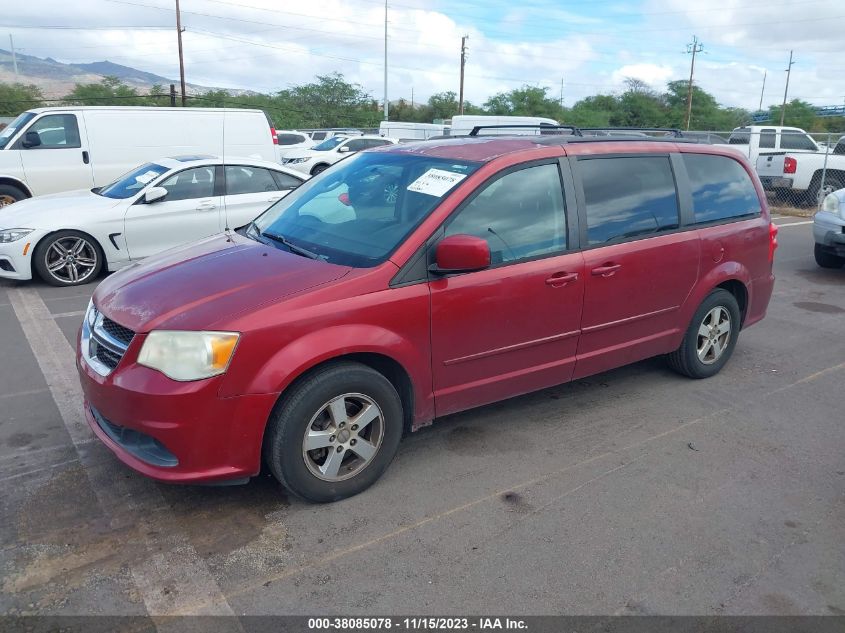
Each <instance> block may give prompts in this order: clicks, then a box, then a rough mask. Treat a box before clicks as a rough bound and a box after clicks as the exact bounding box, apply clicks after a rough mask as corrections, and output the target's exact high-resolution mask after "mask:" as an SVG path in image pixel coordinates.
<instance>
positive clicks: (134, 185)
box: [96, 163, 170, 200]
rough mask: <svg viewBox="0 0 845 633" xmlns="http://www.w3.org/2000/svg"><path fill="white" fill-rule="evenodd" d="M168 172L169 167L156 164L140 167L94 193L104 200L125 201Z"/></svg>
mask: <svg viewBox="0 0 845 633" xmlns="http://www.w3.org/2000/svg"><path fill="white" fill-rule="evenodd" d="M167 171H170V168H169V167H165V166H164V165H158V164H156V163H147V164H145V165H141V166H140V167H137V168H135V169H133V170H132V171H130V172H129V173H128V174H125V175H123V176H121V177H120V178H118V179H117V180H115V181H114V182H113V183H111V184H110V185H106V186H105V187H103V188H102V189H100V190H99V191H97V192H96V193H98V194H99V195H101V196H105V197H106V198H115V199H116V200H125V199H126V198H131V197H132V196H134V195H135V194H136V193H138V192H139V191H141V189H143V188H144V187H146V186H147V185H148V184H150V183H151V182H152V181H153V180H155V179H156V178H158V177H159V176H161V175H162V174H163V173H165V172H167Z"/></svg>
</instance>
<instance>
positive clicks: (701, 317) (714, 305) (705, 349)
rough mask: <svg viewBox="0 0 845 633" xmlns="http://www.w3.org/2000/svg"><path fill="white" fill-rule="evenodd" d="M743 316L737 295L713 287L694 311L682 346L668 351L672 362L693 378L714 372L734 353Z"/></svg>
mask: <svg viewBox="0 0 845 633" xmlns="http://www.w3.org/2000/svg"><path fill="white" fill-rule="evenodd" d="M741 318H742V316H741V315H740V312H739V304H738V303H737V301H736V297H734V296H733V295H732V294H731V293H730V292H728V291H727V290H723V289H722V288H717V289H715V290H713V291H712V292H711V293H710V294H709V295H707V296H706V297H705V298H704V301H702V302H701V305H700V306H698V310H696V311H695V314H694V315H693V317H692V322H691V323H690V325H689V327H688V328H687V332H686V334H685V335H684V340H683V341H682V342H681V345H680V347H678V349H676V350H675V351H674V352H672V353H671V354H669V356H668V360H669V366H670V367H671V368H672V369H674V370H675V371H676V372H678V373H679V374H683V375H684V376H689V377H690V378H710V377H711V376H715V375H716V374H718V373H719V371H720V370H721V369H722V367H724V366H725V363H727V362H728V359H729V358H730V357H731V354H733V351H734V347H735V346H736V340H737V336H738V335H739V328H740V322H741Z"/></svg>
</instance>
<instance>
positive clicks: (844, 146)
mask: <svg viewBox="0 0 845 633" xmlns="http://www.w3.org/2000/svg"><path fill="white" fill-rule="evenodd" d="M833 153H834V154H845V136H843V137H842V138H841V139H839V142H838V143H837V144H836V147H834V148H833Z"/></svg>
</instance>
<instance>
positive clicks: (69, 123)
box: [26, 114, 82, 149]
mask: <svg viewBox="0 0 845 633" xmlns="http://www.w3.org/2000/svg"><path fill="white" fill-rule="evenodd" d="M30 132H35V133H37V134H38V138H39V139H41V144H40V145H37V146H35V147H33V148H31V149H67V148H72V147H81V146H82V144H81V143H80V139H79V126H78V125H77V123H76V117H75V116H74V115H72V114H50V115H47V116H44V117H41V118H40V119H38V120H37V121H36V122H35V123H33V124H32V125H31V126H30V127H29V129H28V130H27V131H26V134H27V135H28V134H29V133H30Z"/></svg>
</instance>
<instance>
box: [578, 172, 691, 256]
mask: <svg viewBox="0 0 845 633" xmlns="http://www.w3.org/2000/svg"><path fill="white" fill-rule="evenodd" d="M578 171H579V173H580V174H581V182H582V183H583V186H584V201H585V203H586V210H587V241H588V243H589V245H590V246H595V245H597V244H605V243H608V242H613V241H619V240H625V239H629V238H631V237H636V236H640V235H649V234H653V233H660V232H662V231H669V230H672V229H676V228H678V226H679V216H678V194H677V192H676V190H675V179H674V177H673V175H672V167H671V165H670V163H669V158H668V157H666V156H626V157H621V158H594V159H588V160H580V161H578Z"/></svg>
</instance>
